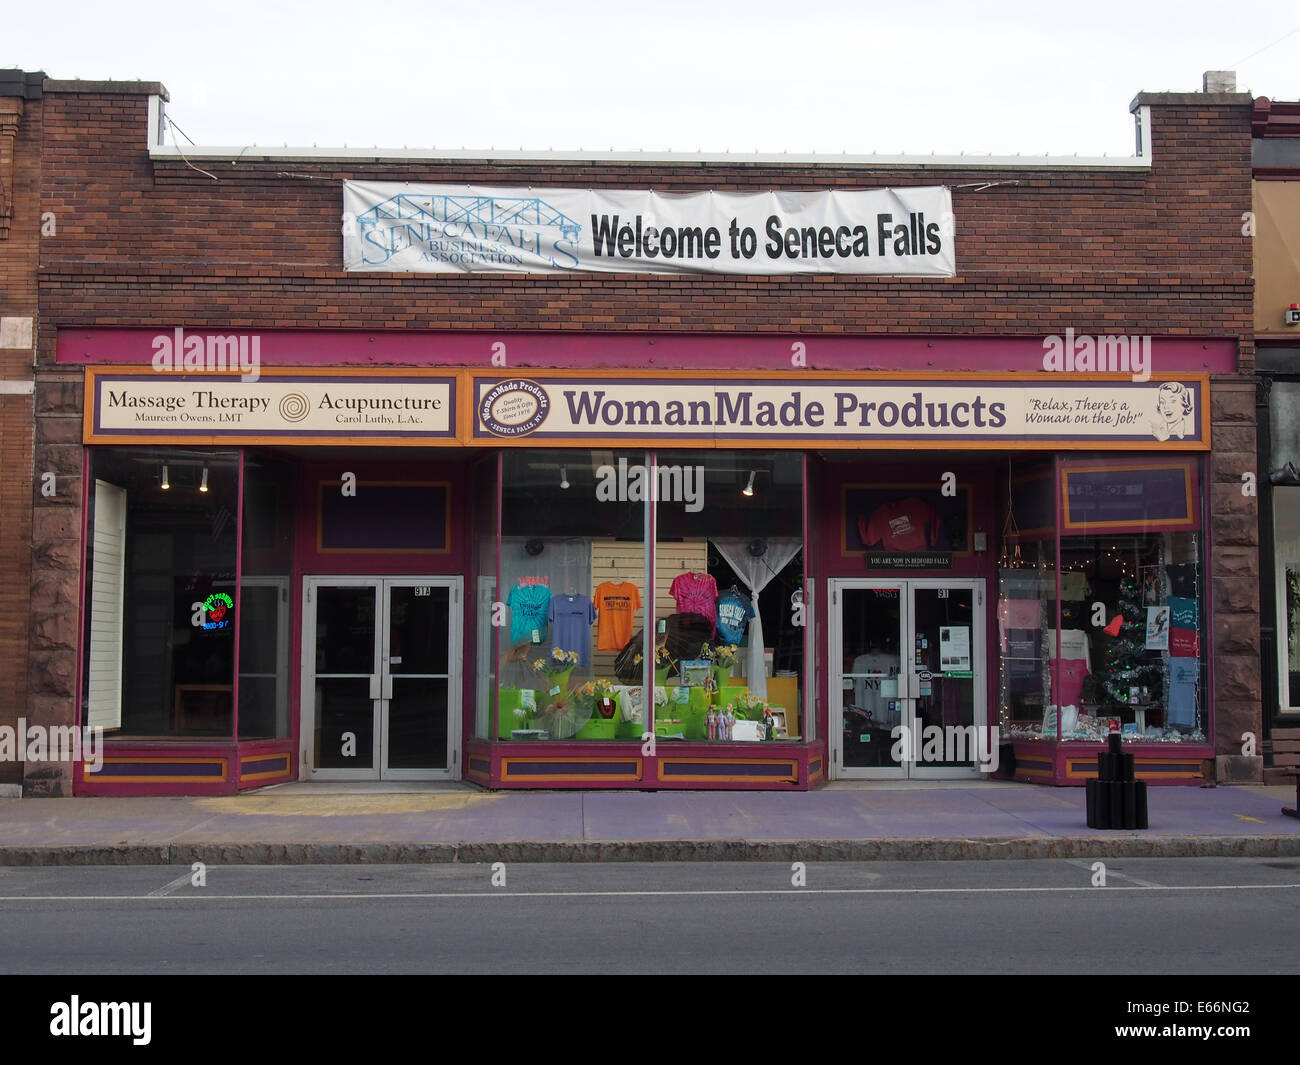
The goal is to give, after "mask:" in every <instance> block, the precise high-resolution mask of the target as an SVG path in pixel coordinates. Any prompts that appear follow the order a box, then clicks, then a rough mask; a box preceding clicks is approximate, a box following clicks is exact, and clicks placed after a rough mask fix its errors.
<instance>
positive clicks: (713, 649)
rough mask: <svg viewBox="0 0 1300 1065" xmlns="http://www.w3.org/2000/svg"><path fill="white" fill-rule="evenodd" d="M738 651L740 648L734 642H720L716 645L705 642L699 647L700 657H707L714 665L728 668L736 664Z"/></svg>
mask: <svg viewBox="0 0 1300 1065" xmlns="http://www.w3.org/2000/svg"><path fill="white" fill-rule="evenodd" d="M739 652H740V648H739V647H737V646H736V645H735V644H734V643H720V644H718V645H717V646H714V645H713V644H711V643H706V644H704V645H703V646H702V647H701V648H700V657H701V658H707V659H708V660H709V661H710V662H712V663H713V664H714V665H715V666H719V667H721V668H723V669H730V668H731V667H732V666H734V665H735V664H736V658H737V656H738V654H739Z"/></svg>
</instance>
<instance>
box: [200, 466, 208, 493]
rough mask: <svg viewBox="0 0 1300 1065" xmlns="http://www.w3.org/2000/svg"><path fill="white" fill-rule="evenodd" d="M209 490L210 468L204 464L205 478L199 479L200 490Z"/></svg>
mask: <svg viewBox="0 0 1300 1065" xmlns="http://www.w3.org/2000/svg"><path fill="white" fill-rule="evenodd" d="M207 490H208V468H207V467H206V466H204V467H203V480H201V481H199V491H200V492H206V491H207Z"/></svg>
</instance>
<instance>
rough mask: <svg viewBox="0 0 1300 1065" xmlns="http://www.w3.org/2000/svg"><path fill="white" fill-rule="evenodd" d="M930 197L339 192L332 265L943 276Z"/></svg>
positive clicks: (950, 259)
mask: <svg viewBox="0 0 1300 1065" xmlns="http://www.w3.org/2000/svg"><path fill="white" fill-rule="evenodd" d="M953 228H954V222H953V215H952V196H951V194H950V193H949V191H948V189H946V188H942V187H923V188H899V189H862V190H837V191H834V192H755V193H730V192H693V193H685V194H670V193H662V192H650V191H639V190H638V191H630V190H621V189H599V190H596V189H535V188H532V189H530V188H525V189H510V188H483V187H470V186H466V185H407V184H396V183H391V182H361V181H345V182H344V183H343V265H344V268H345V269H348V270H393V271H411V272H416V273H479V272H506V273H528V274H539V273H541V274H555V273H566V272H570V271H575V270H580V271H582V270H585V271H601V272H613V273H634V274H646V273H650V274H688V273H711V274H885V275H897V276H922V277H952V276H953V274H954V273H956V269H957V263H956V255H955V253H954V248H953Z"/></svg>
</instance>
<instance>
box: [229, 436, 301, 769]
mask: <svg viewBox="0 0 1300 1065" xmlns="http://www.w3.org/2000/svg"><path fill="white" fill-rule="evenodd" d="M244 450H245V449H244V448H242V447H241V448H240V449H239V474H238V476H237V478H236V480H235V484H236V489H235V490H236V492H238V495H237V496H236V498H235V647H234V650H233V652H232V653H233V655H234V661H233V662H231V664H230V668H231V670H232V671H233V673H234V676H233V677H232V678H231V680H230V717H231V721H230V728H231V733H232V735H233V736H234V738H235V742H236V743H238V742H239V634H240V632H241V631H242V630H243V628H244V611H243V600H242V599H241V598H240V593H241V592H242V590H243V587H244ZM290 762H291V763H292V759H290ZM240 775H241V770H240V767H239V761H238V759H236V760H235V765H234V776H235V783H236V784H238V783H239V777H240Z"/></svg>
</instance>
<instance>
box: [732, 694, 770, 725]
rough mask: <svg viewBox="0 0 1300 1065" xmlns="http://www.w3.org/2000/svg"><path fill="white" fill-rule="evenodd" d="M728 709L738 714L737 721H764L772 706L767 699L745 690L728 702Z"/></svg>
mask: <svg viewBox="0 0 1300 1065" xmlns="http://www.w3.org/2000/svg"><path fill="white" fill-rule="evenodd" d="M727 709H728V710H730V711H731V712H732V713H733V714H735V715H736V720H737V721H762V720H763V715H764V714H766V713H767V712H768V711H769V710H771V709H772V707H771V706H770V705H769V704H768V701H767V700H766V699H760V698H759V697H758V696H757V695H751V694H750V693H749V692H747V691H743V692H741V693H740V694H739V695H737V696H736V697H735V698H734V699H732V700H731V702H729V703H728V704H727Z"/></svg>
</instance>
